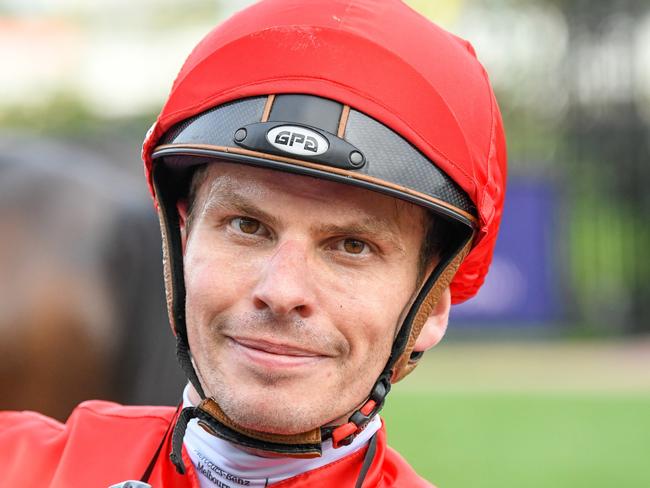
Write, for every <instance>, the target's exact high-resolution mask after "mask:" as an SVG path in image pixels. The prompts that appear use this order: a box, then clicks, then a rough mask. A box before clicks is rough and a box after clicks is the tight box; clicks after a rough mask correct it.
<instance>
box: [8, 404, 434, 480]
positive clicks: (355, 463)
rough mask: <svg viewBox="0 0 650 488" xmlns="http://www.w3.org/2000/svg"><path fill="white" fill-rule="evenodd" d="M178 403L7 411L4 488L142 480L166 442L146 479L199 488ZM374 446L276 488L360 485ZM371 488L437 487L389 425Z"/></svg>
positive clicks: (383, 434) (378, 447) (372, 473)
mask: <svg viewBox="0 0 650 488" xmlns="http://www.w3.org/2000/svg"><path fill="white" fill-rule="evenodd" d="M174 412H175V409H174V408H172V407H125V406H122V405H118V404H116V403H112V402H105V401H89V402H84V403H82V404H80V405H79V406H78V407H77V408H76V409H75V410H74V411H73V412H72V414H71V415H70V418H69V419H68V421H67V422H66V423H65V424H61V423H59V422H57V421H55V420H53V419H50V418H48V417H45V416H43V415H40V414H38V413H34V412H1V413H0V478H1V479H0V486H1V487H5V486H7V487H9V486H11V487H13V486H20V487H23V488H29V487H34V488H36V487H38V488H41V487H46V486H48V487H51V488H71V487H83V488H95V487H97V488H107V487H109V486H111V485H113V484H116V483H120V482H122V481H126V480H138V479H140V477H141V476H142V475H143V473H144V472H145V471H146V470H147V467H148V466H149V463H150V462H151V460H152V459H153V458H154V457H155V453H156V451H157V450H158V447H159V446H161V441H162V440H163V439H164V441H163V444H162V449H161V452H160V455H159V456H158V458H157V460H156V463H155V465H154V467H153V470H152V471H151V476H150V478H149V480H148V481H147V482H148V483H150V484H151V485H152V486H153V487H154V488H181V487H183V488H200V486H199V481H198V478H197V475H196V473H195V471H194V467H193V465H192V462H191V460H190V458H189V456H188V455H187V453H186V452H185V450H183V459H184V461H185V466H186V467H187V468H188V469H187V474H185V475H180V474H178V473H177V472H176V468H175V467H174V465H173V464H172V463H171V461H170V460H169V453H170V452H171V435H167V436H166V437H165V433H166V432H167V430H168V427H169V425H170V422H171V421H172V419H173V417H174ZM366 450H367V448H362V449H360V450H358V451H356V452H354V453H352V454H350V455H348V456H346V457H344V458H342V459H340V460H338V461H335V462H333V463H331V464H328V465H325V466H323V467H321V468H318V469H314V470H312V471H307V472H305V473H302V474H300V475H298V476H294V477H292V478H288V479H285V480H283V481H281V482H279V483H275V484H273V485H270V486H277V487H278V488H280V487H283V488H285V487H286V488H303V487H304V488H307V487H310V488H311V487H315V486H319V487H320V486H324V487H327V486H336V487H348V486H349V487H353V486H355V484H356V481H357V478H358V476H359V472H360V469H361V465H362V463H363V459H364V456H365V453H366ZM363 486H364V487H381V488H387V487H409V488H417V487H431V486H432V485H431V484H430V483H428V482H427V481H425V480H423V479H422V478H420V477H419V476H418V475H417V474H416V473H415V471H413V469H412V468H411V467H410V466H409V465H408V464H407V463H406V461H404V459H403V458H402V457H401V456H400V455H399V454H397V452H395V451H394V450H393V449H391V448H390V447H388V446H387V445H386V432H385V429H384V427H383V426H382V428H381V430H379V431H378V432H377V444H376V453H375V455H374V459H373V461H372V464H371V465H370V469H369V470H368V473H367V475H366V477H365V480H364V482H363Z"/></svg>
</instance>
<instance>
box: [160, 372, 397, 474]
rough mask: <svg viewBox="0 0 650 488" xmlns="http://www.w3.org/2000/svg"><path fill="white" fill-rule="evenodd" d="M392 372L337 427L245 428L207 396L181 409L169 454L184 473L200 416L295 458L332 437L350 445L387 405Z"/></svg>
mask: <svg viewBox="0 0 650 488" xmlns="http://www.w3.org/2000/svg"><path fill="white" fill-rule="evenodd" d="M390 376H391V375H390V372H385V373H383V374H382V375H381V376H380V377H379V379H378V380H377V382H376V383H375V386H374V387H373V389H372V392H371V393H370V397H369V398H368V400H366V402H365V403H364V404H363V405H362V406H361V407H360V408H359V409H358V410H356V411H355V412H354V413H353V414H352V415H351V416H350V418H349V420H348V422H347V423H345V424H343V425H339V426H335V427H321V428H317V429H314V430H312V431H309V432H304V433H301V434H295V435H279V434H270V433H268V432H259V431H253V430H249V429H243V428H242V427H239V426H237V424H235V423H234V422H233V421H232V420H230V418H228V416H227V415H226V414H225V413H224V412H223V411H222V410H221V408H220V407H219V405H217V403H216V402H215V401H214V400H213V399H211V398H206V399H204V400H202V401H201V403H200V404H199V405H198V406H196V407H186V408H184V409H183V410H182V411H181V413H180V415H179V417H178V420H177V421H176V425H175V426H174V433H173V435H172V452H171V454H170V456H169V457H170V459H171V461H172V463H173V464H174V466H175V467H176V470H177V471H178V472H179V473H180V474H185V464H184V463H183V457H182V448H183V438H184V437H185V431H186V430H187V425H188V424H189V422H190V420H192V419H194V418H196V419H198V424H199V426H201V428H203V429H204V430H205V431H206V432H208V433H210V434H212V435H214V436H216V437H220V438H222V439H224V440H227V441H230V442H234V443H236V444H239V445H241V446H245V447H249V448H251V449H259V450H262V451H267V452H274V453H277V454H282V455H284V456H287V457H293V458H314V457H319V456H320V455H321V454H322V442H323V441H324V440H326V439H329V438H331V439H332V446H333V447H334V448H335V449H337V448H339V447H341V446H347V445H349V444H350V443H351V442H352V441H353V440H354V438H355V437H356V436H357V435H358V434H359V433H360V432H361V431H362V430H363V429H365V428H366V426H367V425H368V423H370V421H371V420H372V418H373V417H374V416H375V415H376V414H377V413H379V411H380V410H381V408H382V407H383V405H384V401H385V399H386V395H387V394H388V392H389V391H390Z"/></svg>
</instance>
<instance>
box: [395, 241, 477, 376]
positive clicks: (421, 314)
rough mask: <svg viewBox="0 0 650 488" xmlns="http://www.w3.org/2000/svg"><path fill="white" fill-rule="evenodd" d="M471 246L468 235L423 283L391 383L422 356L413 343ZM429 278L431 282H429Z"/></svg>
mask: <svg viewBox="0 0 650 488" xmlns="http://www.w3.org/2000/svg"><path fill="white" fill-rule="evenodd" d="M471 246H472V236H470V238H469V239H468V240H467V241H466V242H465V244H464V245H463V247H462V248H461V249H460V250H459V251H458V252H457V253H456V255H455V256H453V258H452V259H451V260H449V259H448V260H446V262H445V261H442V262H441V263H440V264H439V265H438V266H440V267H442V269H437V270H434V271H433V273H432V275H431V276H430V277H429V279H428V280H427V282H426V283H425V285H424V287H423V289H422V291H420V293H424V297H423V298H421V299H420V305H419V307H418V308H417V310H415V316H414V318H413V319H412V320H411V330H410V332H409V337H408V340H407V342H406V345H405V346H404V349H403V351H402V353H401V354H400V356H399V358H398V359H397V360H396V361H395V365H394V367H393V374H392V376H391V383H396V382H398V381H399V380H401V379H402V378H404V377H405V376H406V375H408V374H409V373H410V372H411V371H413V370H414V369H415V367H416V366H417V364H418V361H419V360H420V358H421V357H422V356H423V354H424V352H422V351H415V352H414V351H413V348H414V347H415V343H416V342H417V339H418V337H419V335H420V332H422V328H423V327H424V324H425V323H426V321H427V319H428V318H429V316H430V315H431V312H432V311H433V310H434V309H435V308H436V305H437V304H438V302H439V301H440V299H441V297H442V294H443V293H444V291H445V290H446V289H447V288H448V287H449V285H450V283H451V281H452V280H453V278H454V275H455V274H456V271H458V268H459V267H460V265H461V263H462V262H463V260H464V259H465V257H466V256H467V254H468V253H469V251H470V249H471ZM431 280H432V281H433V283H431V282H430V281H431ZM416 301H418V300H416ZM407 320H408V318H407ZM404 325H407V324H404ZM404 325H403V326H404Z"/></svg>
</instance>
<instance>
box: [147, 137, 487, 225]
mask: <svg viewBox="0 0 650 488" xmlns="http://www.w3.org/2000/svg"><path fill="white" fill-rule="evenodd" d="M151 157H152V159H153V160H156V159H160V158H163V161H164V164H165V165H166V166H167V167H168V168H170V169H173V168H177V169H178V170H180V171H183V170H187V169H190V168H191V167H194V166H197V165H200V164H205V163H213V162H216V161H219V160H221V161H226V162H227V161H231V162H237V163H242V164H249V165H252V166H261V167H265V168H271V169H280V170H282V171H288V172H291V173H297V174H303V175H307V176H315V177H318V178H324V179H328V180H332V181H338V182H342V183H346V184H351V185H355V186H359V187H361V188H366V189H369V190H374V191H377V192H380V193H385V194H387V195H389V196H392V197H396V198H400V199H402V200H406V201H409V202H411V203H415V204H416V205H420V206H423V207H426V208H428V209H430V210H433V211H435V212H436V213H438V214H442V215H445V216H447V217H450V218H453V219H455V220H458V221H460V222H462V223H463V224H465V225H467V226H468V227H474V226H476V224H477V219H476V217H475V216H474V215H472V214H471V213H468V212H467V211H465V210H462V209H460V208H458V207H455V206H453V205H452V204H450V203H448V202H446V201H444V200H442V199H440V198H437V197H434V196H431V195H427V194H425V193H421V192H418V191H415V190H412V189H410V188H407V187H404V186H401V185H398V184H395V183H392V182H390V181H385V180H381V179H379V178H376V177H373V176H370V175H366V174H363V173H358V172H355V171H350V170H345V169H342V168H336V167H332V166H325V165H322V164H317V163H313V162H309V161H303V160H300V159H294V158H288V157H284V156H278V155H276V154H267V153H261V152H257V151H251V150H248V149H241V148H238V147H229V146H212V145H209V144H163V145H160V146H158V147H156V148H155V149H154V151H153V153H152V156H151Z"/></svg>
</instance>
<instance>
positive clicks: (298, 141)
mask: <svg viewBox="0 0 650 488" xmlns="http://www.w3.org/2000/svg"><path fill="white" fill-rule="evenodd" d="M266 140H267V141H269V143H270V144H271V145H272V146H273V147H275V148H276V149H279V150H280V151H284V152H288V153H291V154H297V155H298V156H318V155H319V154H323V153H324V152H326V151H327V150H328V149H329V142H328V141H327V139H325V138H324V137H323V136H321V135H320V134H319V133H318V132H316V131H313V130H311V129H307V128H306V127H298V126H295V125H280V126H278V127H274V128H273V129H271V130H270V131H268V132H267V133H266Z"/></svg>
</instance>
